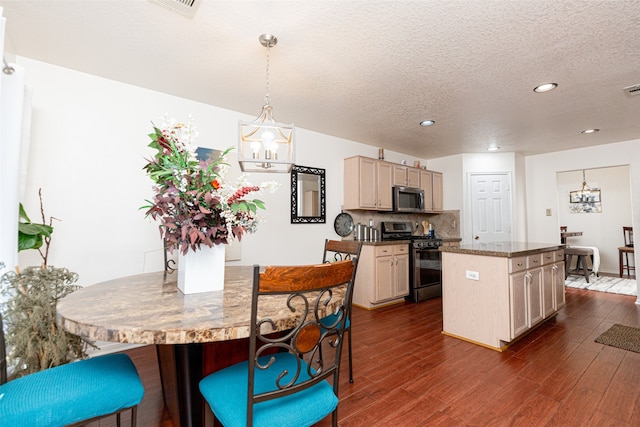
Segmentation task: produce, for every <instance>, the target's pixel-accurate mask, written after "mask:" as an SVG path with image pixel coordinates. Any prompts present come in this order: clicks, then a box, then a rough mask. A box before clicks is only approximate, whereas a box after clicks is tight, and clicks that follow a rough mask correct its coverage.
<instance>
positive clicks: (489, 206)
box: [470, 173, 511, 243]
mask: <svg viewBox="0 0 640 427" xmlns="http://www.w3.org/2000/svg"><path fill="white" fill-rule="evenodd" d="M470 181H471V182H470V188H471V215H472V221H471V223H472V230H471V232H472V236H473V239H474V241H479V242H483V243H489V242H506V241H510V240H511V186H510V181H511V180H510V176H509V174H508V173H504V174H471V175H470Z"/></svg>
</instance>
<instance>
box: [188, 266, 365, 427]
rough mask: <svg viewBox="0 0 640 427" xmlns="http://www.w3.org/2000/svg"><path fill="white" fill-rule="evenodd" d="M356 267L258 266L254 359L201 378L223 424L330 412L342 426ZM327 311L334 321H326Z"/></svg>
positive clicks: (306, 418)
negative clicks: (341, 387) (342, 379)
mask: <svg viewBox="0 0 640 427" xmlns="http://www.w3.org/2000/svg"><path fill="white" fill-rule="evenodd" d="M354 270H355V267H354V263H353V262H351V261H341V262H336V263H331V264H318V265H309V266H292V267H267V268H266V269H265V271H264V273H260V269H259V267H258V266H254V277H253V296H252V301H251V330H250V338H249V359H248V360H247V361H244V362H240V363H238V364H236V365H233V366H230V367H228V368H225V369H222V370H220V371H217V372H214V373H213V374H211V375H209V376H207V377H205V378H204V379H203V380H202V381H201V382H200V391H201V393H202V395H203V396H204V398H205V400H206V401H207V403H208V404H209V406H210V407H211V410H212V411H213V413H214V415H215V416H216V418H217V419H218V420H219V421H220V422H221V423H222V424H223V425H224V426H226V427H230V426H275V425H277V426H292V427H298V426H310V425H313V424H315V423H317V422H319V421H320V420H322V419H324V418H325V417H326V416H328V415H329V414H332V423H333V425H334V426H337V420H338V413H337V411H338V384H339V374H340V355H341V350H342V341H343V334H344V324H345V322H346V319H347V314H348V312H349V307H348V305H349V302H350V301H351V293H352V292H353V278H354ZM328 313H332V314H335V315H336V322H335V323H334V324H331V325H329V324H321V323H320V319H322V318H323V317H326V316H327V314H328ZM323 345H324V346H325V351H324V353H325V354H326V356H327V357H323V354H322V352H320V347H321V346H323ZM327 348H331V349H333V351H331V352H330V353H331V354H327V353H329V352H328V351H327ZM328 378H332V383H333V385H332V384H330V383H329V381H327V380H328Z"/></svg>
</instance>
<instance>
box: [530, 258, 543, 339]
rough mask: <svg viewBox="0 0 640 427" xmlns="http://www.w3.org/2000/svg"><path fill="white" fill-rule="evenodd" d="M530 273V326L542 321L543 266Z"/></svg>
mask: <svg viewBox="0 0 640 427" xmlns="http://www.w3.org/2000/svg"><path fill="white" fill-rule="evenodd" d="M528 273H529V289H528V291H529V316H528V317H529V319H528V321H529V327H531V326H533V325H535V324H536V323H539V322H541V321H542V268H536V269H535V270H528Z"/></svg>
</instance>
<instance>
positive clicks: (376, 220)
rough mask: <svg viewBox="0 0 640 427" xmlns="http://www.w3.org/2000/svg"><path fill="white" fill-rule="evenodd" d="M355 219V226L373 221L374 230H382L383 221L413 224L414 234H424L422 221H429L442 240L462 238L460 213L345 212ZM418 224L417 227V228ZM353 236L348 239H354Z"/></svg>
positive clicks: (456, 211) (455, 211) (457, 211)
mask: <svg viewBox="0 0 640 427" xmlns="http://www.w3.org/2000/svg"><path fill="white" fill-rule="evenodd" d="M345 212H348V213H349V214H350V215H351V217H352V218H353V223H354V224H358V223H360V224H366V225H369V220H371V219H372V220H373V226H374V228H376V229H378V230H380V223H381V222H383V221H395V222H411V224H412V225H413V234H424V230H423V229H422V221H429V222H430V223H431V225H432V227H433V229H435V230H436V236H438V237H441V238H447V239H448V238H460V211H459V210H452V211H443V212H441V213H429V214H427V213H425V214H410V213H392V212H373V211H357V210H353V211H345ZM416 224H417V227H416ZM352 238H353V234H351V235H349V236H347V237H346V239H352Z"/></svg>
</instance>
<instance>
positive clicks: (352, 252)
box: [322, 239, 362, 383]
mask: <svg viewBox="0 0 640 427" xmlns="http://www.w3.org/2000/svg"><path fill="white" fill-rule="evenodd" d="M361 250H362V242H357V241H355V240H329V239H325V241H324V253H323V255H322V262H323V263H327V262H336V261H343V260H346V259H350V260H352V261H354V262H355V271H354V273H353V276H354V277H355V275H356V272H357V270H358V260H359V259H360V251H361ZM322 322H323V323H324V322H328V323H333V322H334V319H333V318H332V316H329V317H327V318H324V319H322ZM345 332H348V333H349V335H348V341H347V344H348V352H349V353H348V356H349V382H350V383H352V382H353V359H352V358H353V356H352V354H353V350H352V344H351V301H349V313H348V316H347V322H346V325H345Z"/></svg>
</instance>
